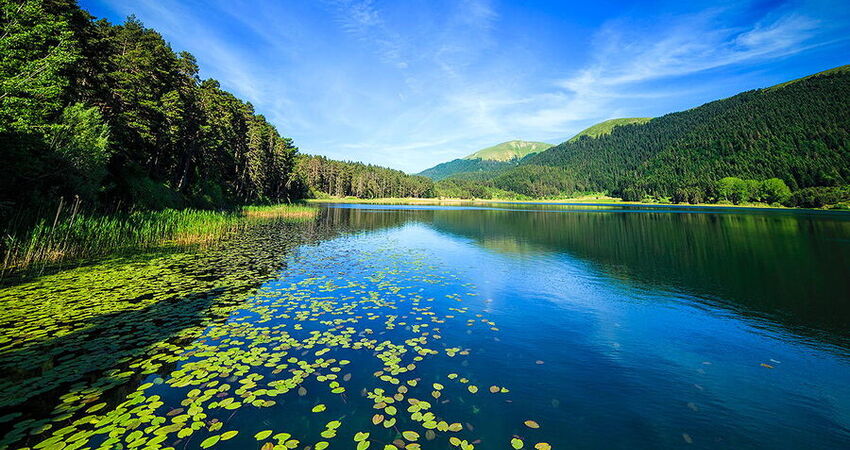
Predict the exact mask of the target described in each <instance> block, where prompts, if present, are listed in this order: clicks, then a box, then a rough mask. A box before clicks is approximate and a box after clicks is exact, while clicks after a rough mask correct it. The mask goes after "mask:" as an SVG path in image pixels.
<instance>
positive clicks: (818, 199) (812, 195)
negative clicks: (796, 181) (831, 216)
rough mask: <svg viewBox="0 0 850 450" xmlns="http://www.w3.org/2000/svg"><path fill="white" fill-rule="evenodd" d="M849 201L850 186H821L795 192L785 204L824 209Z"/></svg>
mask: <svg viewBox="0 0 850 450" xmlns="http://www.w3.org/2000/svg"><path fill="white" fill-rule="evenodd" d="M848 201H850V186H820V187H810V188H805V189H800V190H799V191H796V192H794V194H792V195H791V196H790V197H789V198H788V200H787V201H786V202H785V204H786V205H788V206H797V207H801V208H822V207H824V206H829V205H839V204H842V203H846V202H848Z"/></svg>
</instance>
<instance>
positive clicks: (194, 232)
mask: <svg viewBox="0 0 850 450" xmlns="http://www.w3.org/2000/svg"><path fill="white" fill-rule="evenodd" d="M79 209H80V208H79V203H75V204H73V205H72V206H71V207H70V208H65V211H63V208H62V205H61V204H60V207H59V209H58V210H57V212H56V214H55V216H54V217H51V218H45V219H42V220H40V221H38V222H37V223H36V224H35V226H33V227H31V228H29V229H28V230H26V231H24V232H22V233H8V234H6V235H5V236H3V238H2V250H3V265H2V272H3V273H6V272H13V271H18V270H24V269H28V268H32V267H33V266H37V265H42V264H51V263H57V262H61V261H65V260H74V259H82V258H89V257H95V256H103V255H108V254H112V253H116V252H119V251H121V250H127V249H144V248H151V247H158V246H163V245H195V244H201V243H205V242H210V241H214V240H217V239H219V238H221V237H222V236H224V235H226V234H227V233H229V232H233V231H237V230H238V229H239V228H240V227H243V226H247V224H248V221H246V220H245V217H249V218H261V219H262V218H285V219H287V220H290V219H291V220H307V219H310V218H312V217H315V214H316V211H317V209H316V208H311V207H308V206H303V205H272V206H252V207H246V208H244V209H243V210H241V211H225V212H221V211H207V210H195V209H183V210H173V209H166V210H162V211H136V212H132V213H123V214H111V215H89V214H84V213H81V212H80V210H79Z"/></svg>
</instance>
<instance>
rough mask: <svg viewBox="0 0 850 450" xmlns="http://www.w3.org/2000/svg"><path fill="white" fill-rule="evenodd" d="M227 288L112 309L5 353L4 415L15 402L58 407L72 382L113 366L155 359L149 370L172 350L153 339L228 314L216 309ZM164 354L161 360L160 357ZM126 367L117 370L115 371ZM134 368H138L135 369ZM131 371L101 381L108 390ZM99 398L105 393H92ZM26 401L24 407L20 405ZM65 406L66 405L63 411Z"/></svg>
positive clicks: (196, 328)
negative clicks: (64, 331)
mask: <svg viewBox="0 0 850 450" xmlns="http://www.w3.org/2000/svg"><path fill="white" fill-rule="evenodd" d="M225 292H226V289H225V288H216V289H211V290H208V291H206V292H201V293H196V294H190V295H188V296H185V297H179V296H174V297H170V298H163V299H161V300H158V301H156V302H155V303H152V304H150V305H148V306H146V307H144V308H142V309H137V310H128V311H120V312H113V313H106V314H103V315H100V316H97V317H93V318H91V319H89V320H86V321H85V322H84V323H82V324H80V325H79V326H80V329H79V330H78V331H75V332H71V333H68V334H64V335H61V336H58V337H55V338H52V339H47V340H45V341H42V342H38V343H34V344H31V345H26V346H23V347H21V348H18V349H15V350H12V351H9V352H5V353H3V354H2V355H0V370H1V371H2V372H3V373H4V379H3V381H2V383H0V405H3V408H2V409H0V415H4V414H6V413H8V412H10V411H4V409H11V407H15V410H16V411H18V412H22V413H24V415H32V416H42V415H44V414H46V413H50V412H51V411H54V410H56V407H57V406H58V405H60V404H61V402H62V400H61V398H60V396H61V394H63V393H64V392H63V391H65V390H67V388H68V386H69V385H70V384H73V383H77V382H80V381H85V380H98V379H100V378H101V377H103V376H104V375H105V372H106V371H107V370H108V369H116V368H118V369H123V370H126V369H128V368H129V366H130V365H132V364H133V362H134V361H152V362H153V364H151V365H150V366H149V367H147V368H146V369H147V370H151V369H152V371H153V372H156V371H157V370H158V369H160V368H161V366H162V364H161V363H162V362H163V361H161V360H162V358H163V357H164V356H167V355H168V354H169V352H168V351H163V348H162V347H157V348H150V347H151V346H152V345H153V344H157V343H160V342H166V343H171V342H169V341H170V340H174V341H175V342H173V343H172V345H174V344H177V343H178V342H176V341H181V340H186V339H191V338H193V337H195V336H197V335H198V334H199V333H200V332H201V331H202V330H203V327H205V326H207V325H209V324H211V323H213V322H216V321H222V320H224V318H225V317H226V316H224V315H222V314H220V311H221V309H220V308H221V306H222V305H216V306H218V307H219V310H218V311H217V310H215V309H213V308H212V307H213V305H214V304H215V303H217V302H218V301H219V299H220V297H221V296H222V295H223V294H225ZM158 360H160V361H158ZM123 370H113V371H112V373H113V375H117V374H119V373H121V372H122V371H123ZM130 373H132V372H130ZM129 379H130V377H129V376H127V377H120V376H119V377H115V376H112V377H107V379H105V380H104V381H102V382H101V383H100V384H95V386H96V389H95V391H98V392H100V391H105V390H108V389H110V388H112V387H115V386H117V385H119V384H123V383H124V381H129ZM91 399H92V402H94V401H99V400H100V398H99V395H96V396H92V397H91ZM21 405H23V407H20V406H21ZM63 412H64V411H63Z"/></svg>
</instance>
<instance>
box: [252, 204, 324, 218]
mask: <svg viewBox="0 0 850 450" xmlns="http://www.w3.org/2000/svg"><path fill="white" fill-rule="evenodd" d="M242 211H243V213H244V214H245V215H246V216H248V217H286V218H289V219H311V218H313V217H315V216H316V212H317V211H318V210H317V209H316V208H315V207H312V206H306V205H299V204H286V205H283V204H282V205H263V206H246V207H244V208H243V209H242Z"/></svg>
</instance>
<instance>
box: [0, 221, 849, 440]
mask: <svg viewBox="0 0 850 450" xmlns="http://www.w3.org/2000/svg"><path fill="white" fill-rule="evenodd" d="M0 302H3V303H4V305H5V306H6V308H5V312H4V313H3V316H2V318H0V326H2V328H3V330H4V333H3V337H2V340H0V369H3V373H4V375H3V376H2V377H3V378H2V380H0V408H2V409H0V416H4V417H2V418H0V421H2V422H3V423H0V426H2V427H4V429H6V431H7V433H6V440H5V441H4V442H5V445H7V446H9V447H12V448H19V447H22V446H38V445H42V447H49V445H58V446H61V445H65V447H64V448H82V447H86V446H90V447H93V448H96V447H97V446H99V445H100V446H104V447H116V448H117V447H118V446H121V447H123V448H136V447H138V448H148V447H152V448H158V447H163V448H165V447H169V446H173V447H175V448H184V447H185V448H198V447H200V446H202V444H203V445H210V446H211V447H212V448H233V449H241V448H260V447H262V446H265V448H272V447H274V446H275V445H281V446H283V447H286V446H289V447H291V448H305V447H308V446H309V447H311V448H315V449H319V448H322V447H323V446H325V445H328V448H354V447H355V446H356V445H357V443H356V442H355V440H354V438H355V436H356V435H357V433H369V435H368V437H365V438H363V439H362V440H363V441H365V442H368V443H369V444H368V445H369V448H384V446H385V445H388V444H391V443H393V442H395V443H396V445H397V446H404V445H408V448H416V445H414V444H419V446H421V448H433V449H440V448H456V447H457V446H469V445H474V446H475V448H510V447H511V442H512V440H514V441H513V443H514V444H516V445H520V444H522V445H523V446H524V448H534V446H535V444H539V443H547V444H549V445H551V446H552V447H554V448H680V447H683V446H690V447H694V448H789V449H792V448H842V447H848V446H850V351H848V348H850V347H848V345H850V344H849V343H850V216H848V215H845V214H834V213H820V212H792V211H749V210H740V209H701V208H688V209H684V208H641V207H632V206H628V207H619V206H606V205H593V206H571V205H557V206H545V205H522V204H505V205H493V204H488V205H470V206H467V207H457V206H454V207H445V206H439V205H435V206H429V205H419V206H381V205H328V206H327V207H324V208H323V210H322V212H321V214H320V215H319V217H318V218H317V219H316V221H315V222H314V223H302V224H287V223H280V222H274V221H272V222H268V223H263V224H260V225H257V226H255V227H253V228H251V229H249V230H247V231H245V232H244V233H241V234H240V235H239V236H235V237H233V238H232V239H230V240H228V241H227V242H223V243H222V244H221V245H219V246H216V247H215V248H212V249H204V250H196V251H181V252H166V253H158V254H147V255H139V256H136V257H133V258H116V259H114V260H108V261H104V262H101V263H98V264H92V265H87V266H84V267H81V268H78V269H74V270H69V271H64V272H60V273H57V274H50V275H45V276H42V277H39V278H36V279H34V280H28V281H25V282H21V283H18V284H16V285H12V286H7V287H6V288H5V289H3V290H2V291H0ZM435 383H436V384H435ZM526 421H533V422H534V423H529V424H526V423H525V422H526ZM535 424H536V425H539V428H532V427H530V426H529V425H532V426H533V425H535ZM234 431H235V433H233V432H234ZM405 431H412V432H415V435H414V434H409V433H404V434H403V432H405ZM258 433H259V435H258V436H255V435H257V434H258ZM360 437H363V435H359V436H358V438H360ZM414 437H415V439H414ZM296 441H297V442H296ZM45 442H46V443H47V444H44V443H45ZM323 443H327V444H323ZM361 445H366V444H361ZM75 446H76V447H75ZM539 447H540V448H546V447H545V446H542V444H540V445H539ZM57 448H59V447H57Z"/></svg>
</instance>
